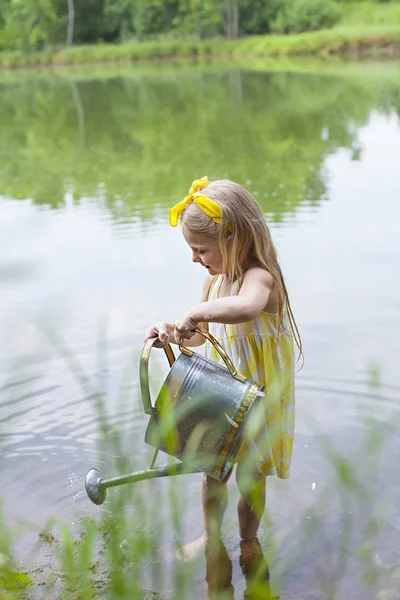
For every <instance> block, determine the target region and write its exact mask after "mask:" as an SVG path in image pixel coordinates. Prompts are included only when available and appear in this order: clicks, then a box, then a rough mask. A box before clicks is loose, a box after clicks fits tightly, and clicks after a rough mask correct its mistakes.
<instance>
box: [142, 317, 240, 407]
mask: <svg viewBox="0 0 400 600" xmlns="http://www.w3.org/2000/svg"><path fill="white" fill-rule="evenodd" d="M195 331H196V333H200V335H202V336H203V337H205V338H206V339H207V340H208V341H209V342H211V344H212V345H213V346H214V348H215V349H216V351H217V352H218V354H219V355H220V357H221V358H222V360H223V361H224V363H225V365H226V367H227V369H228V371H229V373H230V374H231V375H232V377H234V378H235V379H238V380H239V381H241V382H244V381H246V377H244V376H243V375H241V374H240V373H238V372H237V371H236V369H235V367H234V366H233V363H232V361H231V359H230V358H229V356H228V355H227V353H226V352H225V350H224V349H223V347H222V346H221V344H220V343H219V342H218V341H217V340H216V339H215V337H214V336H213V335H211V333H208V331H203V330H202V329H198V328H196V329H195ZM157 340H158V338H156V337H155V338H150V339H148V340H147V341H146V342H145V344H144V346H143V350H142V355H141V357H140V391H141V393H142V401H143V408H144V412H145V413H146V415H151V413H152V411H153V405H152V403H151V396H150V387H149V359H150V352H151V349H152V347H153V345H154V343H155V342H156V341H157ZM163 350H164V352H165V354H166V356H167V359H168V363H169V366H170V367H172V365H173V364H174V362H175V360H176V359H175V355H174V351H173V350H172V348H171V346H170V344H166V346H164V348H163ZM179 350H180V351H181V352H182V353H183V354H186V355H187V356H192V355H193V354H194V352H193V351H192V350H189V348H186V346H179Z"/></svg>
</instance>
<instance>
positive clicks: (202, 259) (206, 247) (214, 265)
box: [183, 228, 223, 275]
mask: <svg viewBox="0 0 400 600" xmlns="http://www.w3.org/2000/svg"><path fill="white" fill-rule="evenodd" d="M183 237H184V238H185V240H186V242H187V243H188V245H189V246H190V248H191V249H192V261H193V262H195V263H200V264H201V265H202V266H203V267H205V268H206V269H207V271H208V272H209V274H210V275H219V274H221V273H223V258H222V253H221V250H220V248H219V245H218V243H217V242H214V241H213V240H212V239H211V238H210V237H208V236H206V235H204V234H201V233H193V231H188V230H187V229H185V228H183Z"/></svg>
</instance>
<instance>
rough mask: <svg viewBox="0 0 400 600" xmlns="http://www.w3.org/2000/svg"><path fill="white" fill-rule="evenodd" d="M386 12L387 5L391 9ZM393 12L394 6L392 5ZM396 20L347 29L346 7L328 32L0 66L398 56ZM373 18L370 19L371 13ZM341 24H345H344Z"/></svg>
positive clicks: (83, 53) (103, 51)
mask: <svg viewBox="0 0 400 600" xmlns="http://www.w3.org/2000/svg"><path fill="white" fill-rule="evenodd" d="M391 8H392V7H391ZM395 8H398V7H397V6H395ZM398 12H399V21H398V22H395V21H392V23H383V24H382V23H381V24H376V23H373V24H363V25H353V24H352V22H351V21H352V19H353V18H354V13H352V12H351V7H350V9H349V10H348V12H347V14H346V19H345V20H344V22H343V23H342V24H341V25H339V26H337V27H334V28H333V29H329V30H322V31H315V32H309V33H301V34H295V35H263V36H251V37H247V38H242V39H240V40H237V41H232V40H226V39H213V40H203V41H201V42H198V41H187V40H181V41H179V40H166V41H155V42H136V43H125V44H98V45H91V46H74V47H72V48H64V49H62V50H44V51H41V52H31V53H24V52H3V53H1V54H0V67H2V68H16V67H25V66H50V65H54V66H59V65H79V64H86V63H119V62H126V61H130V62H137V61H141V60H165V59H178V58H205V57H222V56H223V57H237V58H239V57H245V56H254V57H257V56H260V57H288V56H307V55H308V56H329V55H335V54H340V55H350V56H365V55H368V56H375V57H376V56H380V55H399V54H400V8H398ZM375 17H376V15H375ZM346 21H348V22H347V24H346Z"/></svg>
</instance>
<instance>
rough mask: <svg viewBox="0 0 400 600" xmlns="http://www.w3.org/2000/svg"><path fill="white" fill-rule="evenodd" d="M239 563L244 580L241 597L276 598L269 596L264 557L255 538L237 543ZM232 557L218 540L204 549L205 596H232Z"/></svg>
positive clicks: (213, 599)
mask: <svg viewBox="0 0 400 600" xmlns="http://www.w3.org/2000/svg"><path fill="white" fill-rule="evenodd" d="M239 563H240V567H241V570H242V573H243V575H244V577H245V580H246V589H245V590H244V596H243V598H244V600H279V597H277V596H274V597H273V596H272V594H271V588H270V573H269V568H268V564H267V561H266V560H265V556H264V553H263V551H262V548H261V546H260V542H259V541H258V539H257V538H255V539H254V540H252V541H251V542H248V543H244V542H242V543H241V545H240V558H239ZM232 570H233V569H232V561H231V559H230V557H229V554H228V552H227V550H226V547H225V545H224V543H223V542H222V540H220V542H219V545H218V547H217V548H213V549H210V550H207V551H206V582H207V588H208V598H209V600H234V598H235V590H234V587H233V585H232Z"/></svg>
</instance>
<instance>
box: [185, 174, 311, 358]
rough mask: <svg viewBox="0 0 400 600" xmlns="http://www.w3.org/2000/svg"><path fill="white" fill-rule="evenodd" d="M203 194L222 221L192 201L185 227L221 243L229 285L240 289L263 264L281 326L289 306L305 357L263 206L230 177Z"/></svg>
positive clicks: (300, 350)
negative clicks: (214, 204)
mask: <svg viewBox="0 0 400 600" xmlns="http://www.w3.org/2000/svg"><path fill="white" fill-rule="evenodd" d="M200 193H201V194H204V195H205V196H207V197H208V198H211V200H214V201H215V202H217V204H219V205H220V207H221V209H222V222H221V224H220V225H219V224H217V223H215V222H214V221H213V220H212V219H211V218H210V217H209V216H207V215H206V214H205V213H204V212H203V211H202V210H201V209H200V208H199V207H198V206H197V205H196V203H195V202H191V203H190V204H189V205H188V206H187V207H186V209H185V210H184V212H183V214H182V226H183V227H184V228H185V229H188V230H189V231H192V232H193V233H199V234H202V235H205V236H207V237H209V238H211V239H212V240H213V241H214V242H216V243H218V245H219V247H220V249H221V253H222V257H223V264H224V271H225V273H226V275H227V277H228V282H229V284H230V285H232V284H233V283H234V282H235V281H237V283H238V289H240V286H241V285H242V282H243V277H244V274H245V272H246V271H247V270H248V269H249V268H250V267H255V266H258V267H263V268H264V269H266V270H267V271H268V273H270V274H271V275H272V277H273V279H274V282H275V285H276V290H277V294H278V315H279V328H281V327H283V322H284V311H285V306H286V309H287V313H288V318H289V323H290V328H291V330H292V333H293V337H294V339H295V342H296V344H297V347H298V349H299V356H302V355H303V349H302V342H301V337H300V333H299V330H298V328H297V325H296V321H295V319H294V316H293V312H292V308H291V306H290V301H289V296H288V292H287V289H286V285H285V281H284V279H283V275H282V271H281V268H280V266H279V263H278V258H277V252H276V249H275V246H274V244H273V241H272V239H271V234H270V231H269V229H268V227H267V224H266V222H265V219H264V215H263V213H262V212H261V208H260V207H259V205H258V204H257V202H256V201H255V200H254V198H253V196H252V195H251V194H250V193H249V192H248V191H247V190H246V189H245V188H243V187H242V186H241V185H239V184H238V183H235V182H233V181H230V180H229V179H220V180H217V181H212V182H211V183H209V184H208V185H207V187H205V188H203V189H202V190H201V192H200Z"/></svg>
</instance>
